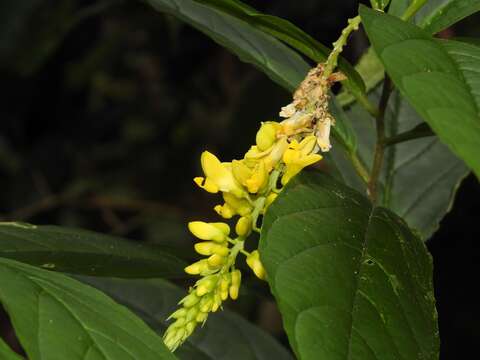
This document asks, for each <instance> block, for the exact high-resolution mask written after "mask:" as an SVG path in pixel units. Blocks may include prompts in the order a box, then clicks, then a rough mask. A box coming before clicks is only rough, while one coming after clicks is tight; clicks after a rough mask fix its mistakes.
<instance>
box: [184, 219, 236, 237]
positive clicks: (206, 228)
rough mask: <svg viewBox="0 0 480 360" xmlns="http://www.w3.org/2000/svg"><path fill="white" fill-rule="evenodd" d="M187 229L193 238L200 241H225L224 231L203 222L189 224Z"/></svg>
mask: <svg viewBox="0 0 480 360" xmlns="http://www.w3.org/2000/svg"><path fill="white" fill-rule="evenodd" d="M225 225H226V224H225ZM227 226H228V225H227ZM188 229H189V230H190V232H191V233H192V234H193V235H194V236H196V237H197V238H199V239H201V240H213V241H217V242H223V241H225V240H226V239H227V235H226V234H225V232H224V229H223V230H222V229H219V228H218V227H217V226H214V225H213V224H209V223H206V222H203V221H191V222H189V223H188ZM229 230H230V228H229Z"/></svg>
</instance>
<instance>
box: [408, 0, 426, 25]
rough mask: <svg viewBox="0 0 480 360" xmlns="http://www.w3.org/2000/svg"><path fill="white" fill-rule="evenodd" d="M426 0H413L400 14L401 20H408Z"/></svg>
mask: <svg viewBox="0 0 480 360" xmlns="http://www.w3.org/2000/svg"><path fill="white" fill-rule="evenodd" d="M427 1H428V0H413V1H412V3H411V4H410V6H409V7H408V8H407V10H405V12H404V13H403V15H402V20H403V21H407V20H409V19H410V18H411V17H412V16H413V15H415V14H416V13H417V12H418V10H420V9H421V8H422V7H423V5H425V4H426V2H427Z"/></svg>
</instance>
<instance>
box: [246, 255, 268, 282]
mask: <svg viewBox="0 0 480 360" xmlns="http://www.w3.org/2000/svg"><path fill="white" fill-rule="evenodd" d="M247 265H248V266H249V267H250V268H251V269H252V270H253V272H254V273H255V275H256V276H257V277H258V278H259V279H261V280H265V277H266V273H265V268H264V267H263V264H262V262H261V261H260V254H259V252H258V250H255V251H252V253H251V254H250V255H249V256H248V257H247Z"/></svg>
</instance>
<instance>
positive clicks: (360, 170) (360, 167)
mask: <svg viewBox="0 0 480 360" xmlns="http://www.w3.org/2000/svg"><path fill="white" fill-rule="evenodd" d="M350 161H351V162H352V165H353V168H354V169H355V171H356V172H357V174H358V175H359V176H360V178H361V179H362V180H363V182H365V184H368V183H369V181H370V175H369V174H368V170H367V168H366V166H365V165H364V164H363V162H362V160H360V158H359V157H358V155H357V153H356V152H352V153H350Z"/></svg>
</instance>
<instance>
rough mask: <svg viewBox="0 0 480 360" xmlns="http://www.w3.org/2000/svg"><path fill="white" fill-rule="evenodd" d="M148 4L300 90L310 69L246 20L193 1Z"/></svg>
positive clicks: (156, 0) (155, 0)
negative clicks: (301, 82)
mask: <svg viewBox="0 0 480 360" xmlns="http://www.w3.org/2000/svg"><path fill="white" fill-rule="evenodd" d="M146 2H147V3H149V4H150V5H152V6H153V7H154V8H155V9H156V10H158V11H162V12H165V13H168V14H171V15H173V16H175V17H177V18H179V19H180V20H183V21H185V22H187V23H189V24H190V25H192V26H193V27H195V28H197V29H198V30H200V31H201V32H203V33H205V34H206V35H207V36H209V37H211V38H212V39H213V40H215V41H216V42H217V43H219V44H220V45H222V46H224V47H226V48H228V49H229V50H231V51H233V52H234V53H235V54H236V55H238V56H239V57H240V59H241V60H242V61H244V62H247V63H250V64H253V65H254V66H256V67H257V68H259V69H260V70H261V71H262V72H264V73H265V74H266V75H268V76H269V77H270V78H271V79H272V80H273V81H275V82H276V83H278V84H280V85H281V86H283V87H285V88H286V89H288V90H290V91H292V90H294V89H295V88H296V87H297V85H298V84H299V83H300V81H302V80H303V78H304V77H305V75H306V73H307V71H308V69H309V65H308V64H307V63H306V62H305V61H304V60H303V59H302V58H301V57H300V56H299V55H298V54H297V53H296V52H294V51H293V50H290V49H289V48H288V47H286V46H285V45H283V44H282V43H280V42H279V41H278V40H276V39H274V38H273V37H271V36H270V35H268V34H265V33H264V32H262V31H260V30H257V29H255V28H253V27H252V26H251V25H249V24H248V23H246V22H244V21H243V20H239V19H237V18H235V17H233V16H230V15H227V14H225V13H223V12H221V11H218V10H215V9H212V8H211V7H208V6H205V5H202V4H199V3H197V2H196V1H193V0H146Z"/></svg>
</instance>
